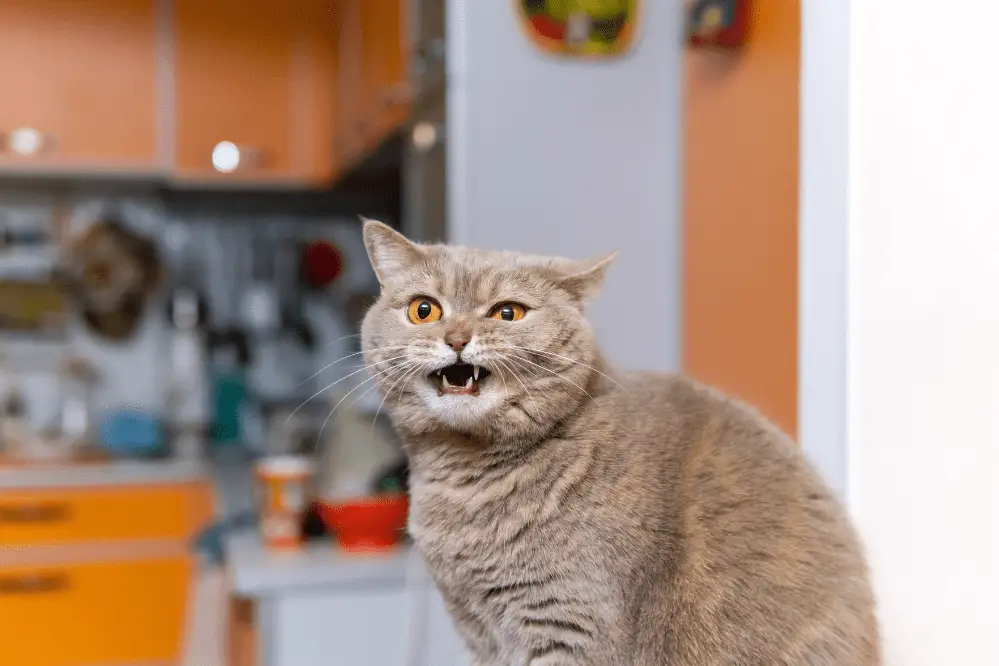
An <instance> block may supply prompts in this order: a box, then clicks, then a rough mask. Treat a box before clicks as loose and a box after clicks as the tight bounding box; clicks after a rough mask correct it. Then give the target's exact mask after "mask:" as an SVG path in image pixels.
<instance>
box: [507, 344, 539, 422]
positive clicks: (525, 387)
mask: <svg viewBox="0 0 999 666" xmlns="http://www.w3.org/2000/svg"><path fill="white" fill-rule="evenodd" d="M496 360H497V362H498V363H500V364H501V365H502V366H503V367H505V368H506V369H507V370H509V371H510V374H511V375H513V378H514V379H516V380H517V381H518V382H520V385H521V387H523V389H524V392H525V393H527V397H528V398H530V399H531V403H532V404H533V405H534V411H535V412H537V413H539V414H540V409H539V408H538V401H537V400H535V399H534V394H533V393H531V390H530V389H529V388H527V384H525V383H524V380H523V379H521V378H520V375H518V374H517V372H516V370H515V369H514V368H512V367H511V366H510V365H508V364H507V361H510V363H511V364H512V362H513V359H511V358H508V357H504V358H502V359H500V358H497V359H496ZM503 382H504V387H505V386H506V380H505V379H504V380H503Z"/></svg>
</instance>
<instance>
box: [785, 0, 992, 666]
mask: <svg viewBox="0 0 999 666" xmlns="http://www.w3.org/2000/svg"><path fill="white" fill-rule="evenodd" d="M818 4H819V3H813V2H805V3H803V7H804V11H805V22H804V24H805V35H804V37H805V40H806V43H805V46H804V50H805V56H806V57H805V59H804V71H803V81H804V86H803V93H804V94H805V96H806V100H805V109H806V110H805V114H806V118H805V122H804V123H803V131H804V132H806V134H807V133H808V132H809V131H810V132H812V137H811V140H812V143H811V146H812V148H813V151H812V153H811V157H812V158H814V159H811V160H808V159H806V160H805V161H804V162H803V170H804V173H803V183H804V184H805V185H804V187H805V188H806V192H807V189H808V187H809V184H811V186H812V187H813V188H816V187H817V188H818V189H817V190H813V194H816V192H818V194H817V197H816V198H813V199H812V203H813V204H815V203H816V201H817V200H823V198H824V200H825V201H826V203H827V204H829V205H832V206H834V211H835V213H834V214H832V215H826V216H823V215H822V214H821V212H820V211H818V209H817V208H816V207H814V206H812V207H809V206H807V205H806V206H805V207H804V208H803V217H802V225H803V233H805V234H807V233H812V234H813V238H815V236H814V234H822V233H826V234H832V236H833V238H836V237H837V235H838V233H839V232H837V231H836V229H837V228H838V229H840V230H845V233H846V236H845V238H846V240H847V245H846V249H845V251H844V250H843V249H842V246H841V245H840V244H838V243H832V244H830V245H828V246H827V248H826V252H827V253H829V254H831V255H837V254H838V257H839V258H840V259H841V260H842V262H843V264H842V265H843V266H845V268H846V271H845V274H843V273H841V272H837V271H836V270H835V266H836V265H837V259H836V256H831V257H830V256H823V255H822V252H821V251H818V250H816V248H814V247H812V249H811V251H810V252H803V255H802V261H803V266H802V289H803V294H802V299H803V301H804V300H805V299H807V298H812V299H822V298H823V296H822V294H823V293H825V294H826V296H825V298H826V304H827V305H830V306H835V305H836V302H835V299H836V294H837V293H842V292H843V290H844V288H845V293H846V308H845V312H844V311H843V310H842V309H840V310H838V312H839V313H840V314H839V315H838V316H837V315H835V314H830V311H826V312H824V313H823V312H821V311H820V310H821V309H815V308H813V309H812V310H811V311H809V310H808V309H807V308H803V311H802V316H803V318H805V319H806V321H803V329H804V328H806V327H808V326H815V325H816V324H818V323H820V322H824V325H826V326H830V327H832V328H833V329H834V331H835V332H834V333H830V334H829V335H828V339H829V340H831V344H832V345H833V349H834V350H835V349H837V348H838V347H837V345H840V344H842V343H845V351H846V375H845V396H846V408H845V410H844V409H843V407H842V405H840V406H839V407H837V398H836V396H835V395H830V393H829V392H828V391H827V390H826V389H827V388H828V387H821V386H816V385H814V384H813V386H812V387H811V389H809V387H808V386H806V387H804V388H803V393H802V417H803V419H804V420H808V419H811V423H810V424H809V423H803V427H802V432H803V433H805V436H806V446H807V438H808V433H809V432H813V433H814V432H815V431H816V428H817V427H818V426H819V425H820V423H821V420H822V419H828V421H829V422H830V423H832V424H833V427H840V426H842V425H844V424H845V430H846V446H845V448H844V447H842V446H840V447H839V450H838V452H837V451H836V443H835V441H826V442H825V444H822V445H819V444H818V443H817V442H818V440H816V439H814V438H813V439H812V443H813V444H814V445H815V447H816V448H817V449H818V450H819V451H820V454H822V455H826V454H828V455H830V456H836V455H842V456H843V460H844V461H845V469H846V472H847V473H846V480H847V494H848V498H849V503H850V507H851V509H852V511H853V514H854V515H855V517H856V519H857V521H858V524H859V526H860V529H861V531H862V534H863V535H864V537H865V539H866V542H867V545H868V549H869V552H870V557H871V563H872V566H873V571H874V580H875V584H876V588H877V592H878V595H879V600H880V607H881V617H882V622H883V634H884V645H885V652H886V663H887V664H891V665H898V666H952V665H953V666H958V665H959V666H995V665H996V664H999V603H997V602H999V199H997V197H996V193H997V186H996V181H997V177H999V163H997V160H999V124H997V119H999V92H997V88H996V80H997V78H996V73H995V71H996V70H995V67H996V64H997V63H999V42H997V41H996V40H995V38H994V26H995V25H996V24H997V22H999V6H997V5H996V4H995V3H993V2H990V1H988V0H972V1H971V2H966V3H959V4H955V5H953V6H951V5H947V6H945V5H944V4H941V3H912V2H909V1H908V0H881V2H863V3H862V2H853V3H850V9H849V16H848V17H847V18H848V20H847V21H835V20H833V21H827V22H826V23H824V24H822V23H816V22H815V21H816V18H817V17H819V16H820V15H823V12H828V11H830V9H829V8H828V7H818ZM809 25H811V26H812V27H813V28H815V27H816V26H818V25H824V26H825V27H824V29H823V30H812V31H811V32H810V31H809V29H808V26H809ZM847 45H848V46H849V48H848V49H847V48H846V47H847ZM844 59H846V61H847V62H848V67H847V68H846V70H845V71H846V73H847V78H846V85H843V86H841V87H840V89H839V93H838V98H839V100H846V103H845V104H844V103H839V104H836V103H835V101H834V109H833V110H832V111H830V109H829V108H824V109H817V108H816V107H815V106H814V105H813V106H809V102H808V100H809V99H811V101H812V102H815V101H816V99H817V98H818V97H821V92H818V87H817V86H815V85H811V86H810V85H809V81H811V82H812V83H813V84H814V83H815V81H816V80H820V81H821V80H822V78H821V77H822V76H823V72H824V73H825V76H827V77H831V78H827V79H825V80H826V81H827V82H828V83H829V85H830V86H832V88H833V89H834V90H835V89H836V87H837V79H836V76H835V74H836V72H838V71H842V66H843V65H844ZM809 96H811V97H809ZM837 114H838V115H837ZM844 114H845V117H844ZM844 122H845V123H846V124H845V125H844V124H843V123H844ZM823 128H825V130H826V131H830V132H832V133H833V136H841V137H843V138H844V141H845V143H846V146H847V148H846V150H845V152H843V153H841V152H838V151H837V150H835V149H834V148H833V149H831V150H829V146H828V145H827V146H826V148H827V150H826V152H825V153H823V151H822V150H821V149H820V150H814V149H815V148H816V147H817V146H821V145H822V143H821V140H820V139H818V138H817V137H816V134H815V133H821V132H822V131H823ZM808 141H809V139H808V138H807V136H806V138H805V142H806V143H807V142H808ZM805 155H806V157H807V156H808V155H809V153H808V151H807V150H806V151H805ZM843 157H845V158H846V159H847V164H848V167H847V176H848V181H847V187H846V188H842V181H841V176H842V164H841V163H840V161H839V159H840V158H843ZM823 173H825V175H826V176H827V177H828V178H829V179H830V180H829V182H831V183H832V185H831V188H830V189H825V190H822V189H821V184H822V183H823V177H822V176H823ZM844 196H845V199H844V198H843V197H844ZM823 224H824V225H833V229H832V230H830V229H829V228H826V229H825V230H824V231H823V230H822V229H820V228H819V227H820V226H821V225H823ZM805 247H806V249H807V247H808V246H807V245H806V246H805ZM808 262H811V263H810V265H805V264H806V263H808ZM816 262H819V264H822V263H823V262H824V265H825V266H826V269H819V268H817V264H816ZM830 266H831V267H832V268H831V269H830ZM823 275H824V276H825V277H824V278H823V277H822V276H823ZM806 278H808V279H806ZM844 280H845V285H844V284H843V282H844ZM830 294H832V297H831V300H830V296H829V295H830ZM837 335H838V336H840V338H839V340H837ZM821 353H822V349H821V347H819V346H813V347H811V348H810V350H809V349H803V354H809V355H811V356H810V358H809V359H808V362H809V365H808V367H810V368H812V378H813V379H815V378H821V376H822V375H821V372H817V371H816V368H820V367H821V359H818V358H817V355H821ZM804 368H805V366H804V364H803V371H804ZM826 376H827V377H831V378H832V381H837V380H836V373H835V372H834V371H833V370H831V369H830V370H829V371H828V372H827V374H826ZM837 410H838V414H839V423H838V424H837V417H836V415H837Z"/></svg>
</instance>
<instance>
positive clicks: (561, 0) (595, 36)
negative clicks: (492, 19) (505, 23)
mask: <svg viewBox="0 0 999 666" xmlns="http://www.w3.org/2000/svg"><path fill="white" fill-rule="evenodd" d="M514 1H515V2H516V4H517V6H518V7H517V13H518V14H519V17H518V18H519V22H520V25H521V27H522V28H523V31H524V34H525V35H527V38H528V39H529V40H530V41H531V43H532V44H534V46H536V47H537V48H539V49H541V50H542V51H544V52H545V53H550V54H555V55H561V56H569V57H577V58H580V57H581V58H607V57H613V56H622V55H625V54H627V53H628V52H629V51H630V50H631V48H632V47H633V46H634V44H635V42H636V37H637V32H638V20H639V17H640V14H641V13H642V11H641V10H642V7H641V2H640V0H514Z"/></svg>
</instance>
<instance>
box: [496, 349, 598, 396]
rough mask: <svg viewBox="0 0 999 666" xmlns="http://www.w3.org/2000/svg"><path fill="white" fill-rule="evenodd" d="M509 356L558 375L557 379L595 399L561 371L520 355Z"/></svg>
mask: <svg viewBox="0 0 999 666" xmlns="http://www.w3.org/2000/svg"><path fill="white" fill-rule="evenodd" d="M511 357H512V358H516V359H517V360H520V361H523V362H524V363H528V364H530V365H533V366H534V367H536V368H540V369H541V370H544V371H545V372H549V373H551V374H552V375H554V376H556V377H558V378H559V379H561V380H562V381H564V382H567V383H569V384H572V385H573V386H575V387H576V388H578V389H579V390H580V391H582V392H583V393H584V394H586V396H587V397H588V398H589V399H590V400H596V398H594V397H593V396H592V395H590V393H589V391H587V390H586V389H584V388H583V387H582V386H580V385H579V384H577V383H576V382H574V381H572V380H571V379H569V378H568V377H566V376H565V375H563V374H562V373H559V372H555V371H554V370H552V369H551V368H546V367H545V366H543V365H539V364H537V363H535V362H533V361H528V360H527V359H526V358H522V357H520V356H515V355H511Z"/></svg>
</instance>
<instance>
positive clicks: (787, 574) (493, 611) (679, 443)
mask: <svg viewBox="0 0 999 666" xmlns="http://www.w3.org/2000/svg"><path fill="white" fill-rule="evenodd" d="M364 242H365V246H366V248H367V252H368V255H369V258H370V260H371V264H372V266H373V268H374V270H375V274H376V276H377V278H378V282H379V284H380V285H381V295H380V296H379V298H378V300H377V301H376V302H375V303H374V305H373V306H372V307H371V309H370V310H369V311H368V313H367V314H366V316H365V318H364V321H363V324H362V330H361V337H362V346H363V350H364V355H365V361H366V362H367V363H369V364H371V368H372V369H371V374H372V377H373V378H374V382H375V384H376V385H377V386H378V387H379V389H380V390H381V393H382V394H383V397H384V403H385V406H386V409H387V410H388V412H389V415H390V418H391V420H392V423H393V424H394V426H395V428H396V430H397V431H398V433H399V435H400V438H401V440H402V442H403V446H404V448H405V451H406V454H407V456H408V458H409V464H410V493H411V505H410V506H411V508H410V516H409V531H410V534H411V536H412V538H413V541H414V543H415V546H416V548H417V549H418V550H419V551H420V553H421V554H422V555H423V557H424V559H425V560H426V564H427V567H428V569H429V571H430V574H431V576H432V577H433V579H434V581H435V582H436V584H437V586H438V588H439V589H440V591H441V593H442V594H443V596H444V599H445V601H446V604H447V607H448V610H449V613H450V614H451V616H452V618H453V620H454V622H455V625H456V627H457V628H458V631H459V633H460V634H461V635H462V637H463V638H464V640H465V642H466V643H467V645H468V648H469V650H470V651H471V653H472V656H473V664H474V665H475V666H522V665H525V664H527V665H530V666H582V665H584V664H585V665H592V666H628V665H634V666H660V665H663V666H665V665H668V666H709V665H710V666H716V665H725V666H757V665H758V666H779V665H787V666H792V665H793V666H798V665H809V666H873V665H876V664H880V663H881V657H880V648H879V640H878V629H877V623H876V619H875V605H874V600H873V594H872V591H871V588H870V585H869V582H868V574H867V566H866V564H865V560H864V555H863V551H862V547H861V545H860V543H859V541H858V538H857V536H856V535H855V532H854V529H853V527H852V526H851V524H850V522H849V519H848V517H847V515H846V513H845V512H844V510H843V509H842V508H841V506H840V504H839V503H838V501H837V499H836V497H835V496H834V494H833V493H832V492H831V491H830V490H829V489H828V488H827V487H826V485H824V483H823V482H822V481H821V480H820V478H819V476H818V475H817V474H816V473H815V472H814V471H813V470H812V468H811V467H810V466H809V465H808V464H807V463H806V461H805V459H804V457H803V456H802V455H801V453H800V451H799V449H798V448H797V446H796V445H795V444H794V443H793V442H792V441H791V439H790V438H789V437H788V436H786V435H785V434H783V433H782V432H781V431H780V430H778V428H776V427H775V426H774V425H772V424H771V423H769V422H768V421H767V420H766V419H764V418H763V417H762V416H761V415H759V414H758V413H757V412H756V411H754V410H753V409H751V408H749V407H747V406H746V405H744V404H742V403H740V402H737V401H735V400H732V399H729V398H727V397H725V396H724V395H722V394H721V393H719V392H717V391H715V390H713V389H711V388H708V387H705V386H702V385H699V384H697V383H695V382H694V381H692V380H690V379H686V378H684V377H682V376H679V375H667V374H653V373H623V372H616V371H614V370H613V369H612V368H610V367H609V366H608V364H606V363H605V362H604V360H603V358H602V356H601V354H600V352H599V351H598V348H597V345H596V341H595V337H594V331H593V328H592V327H591V325H590V324H589V323H588V322H587V320H586V318H585V316H584V307H585V305H586V303H587V302H588V301H589V300H590V299H591V298H592V297H593V296H594V295H595V294H596V292H597V290H598V289H599V287H600V285H601V283H602V281H603V278H604V275H605V273H606V272H607V270H608V267H609V265H610V264H611V261H612V259H613V256H612V255H609V256H607V257H602V258H599V259H595V260H589V261H572V260H568V259H562V258H547V257H536V256H529V255H524V254H517V253H512V252H498V251H490V250H481V249H469V248H463V247H454V246H447V245H422V244H417V243H413V242H411V241H409V240H408V239H406V238H405V237H404V236H402V235H401V234H399V233H398V232H396V231H394V230H392V229H391V228H390V227H388V226H386V225H384V224H382V223H380V222H376V221H371V220H366V221H365V223H364ZM636 333H639V334H638V335H636V337H635V344H639V345H642V344H645V345H654V344H655V339H656V332H655V331H646V332H644V334H642V333H641V332H636Z"/></svg>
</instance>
